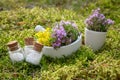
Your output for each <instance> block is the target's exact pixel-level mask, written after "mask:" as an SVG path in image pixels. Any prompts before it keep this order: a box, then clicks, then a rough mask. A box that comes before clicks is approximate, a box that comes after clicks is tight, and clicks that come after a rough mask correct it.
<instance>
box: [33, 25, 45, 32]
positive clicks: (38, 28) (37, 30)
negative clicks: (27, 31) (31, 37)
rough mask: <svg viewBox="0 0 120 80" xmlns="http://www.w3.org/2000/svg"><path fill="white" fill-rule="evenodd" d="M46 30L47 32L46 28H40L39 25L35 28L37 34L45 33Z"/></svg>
mask: <svg viewBox="0 0 120 80" xmlns="http://www.w3.org/2000/svg"><path fill="white" fill-rule="evenodd" d="M44 30H45V28H43V27H42V26H40V25H37V26H36V27H35V31H36V32H39V31H44Z"/></svg>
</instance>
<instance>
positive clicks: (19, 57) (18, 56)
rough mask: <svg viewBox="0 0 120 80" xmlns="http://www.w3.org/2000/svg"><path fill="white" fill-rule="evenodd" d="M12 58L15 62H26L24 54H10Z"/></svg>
mask: <svg viewBox="0 0 120 80" xmlns="http://www.w3.org/2000/svg"><path fill="white" fill-rule="evenodd" d="M10 58H11V60H12V61H13V62H19V61H23V60H24V56H23V54H21V53H19V52H16V53H13V54H12V53H11V54H10Z"/></svg>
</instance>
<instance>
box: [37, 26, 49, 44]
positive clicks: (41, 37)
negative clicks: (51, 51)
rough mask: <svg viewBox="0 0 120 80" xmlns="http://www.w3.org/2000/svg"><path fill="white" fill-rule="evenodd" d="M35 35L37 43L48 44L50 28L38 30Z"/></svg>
mask: <svg viewBox="0 0 120 80" xmlns="http://www.w3.org/2000/svg"><path fill="white" fill-rule="evenodd" d="M35 37H36V39H37V41H38V42H39V43H42V44H44V45H45V46H50V40H51V29H50V28H47V29H46V30H45V31H42V32H41V31H40V32H38V33H36V34H35Z"/></svg>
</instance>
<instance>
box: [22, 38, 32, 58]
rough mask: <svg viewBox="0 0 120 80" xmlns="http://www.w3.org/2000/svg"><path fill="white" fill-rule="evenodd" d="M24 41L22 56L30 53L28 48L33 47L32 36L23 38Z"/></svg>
mask: <svg viewBox="0 0 120 80" xmlns="http://www.w3.org/2000/svg"><path fill="white" fill-rule="evenodd" d="M24 42H25V47H24V57H25V58H26V56H27V55H28V54H29V53H30V50H32V49H33V42H34V38H32V37H28V38H25V39H24Z"/></svg>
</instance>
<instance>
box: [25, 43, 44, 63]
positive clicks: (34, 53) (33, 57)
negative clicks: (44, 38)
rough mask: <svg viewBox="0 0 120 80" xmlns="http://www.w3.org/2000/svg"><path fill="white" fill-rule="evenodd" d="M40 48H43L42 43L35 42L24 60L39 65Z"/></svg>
mask: <svg viewBox="0 0 120 80" xmlns="http://www.w3.org/2000/svg"><path fill="white" fill-rule="evenodd" d="M42 48H43V45H42V44H40V43H38V42H35V43H34V47H33V50H31V51H30V53H29V54H28V55H27V57H26V61H27V62H29V63H31V64H33V65H39V63H40V60H41V58H42Z"/></svg>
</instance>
